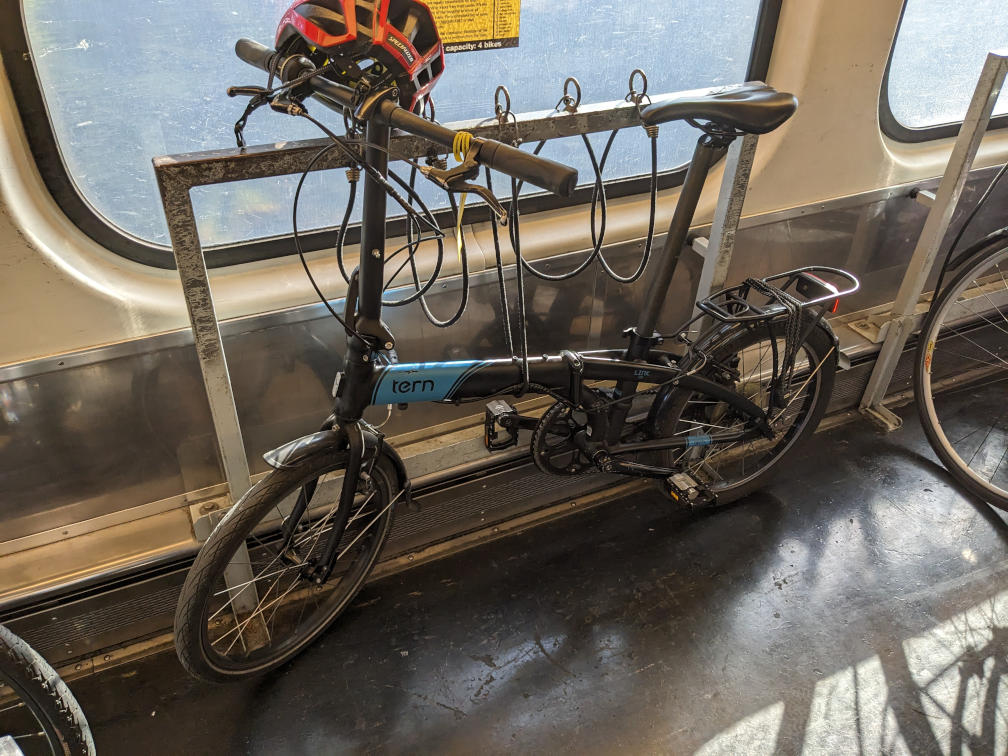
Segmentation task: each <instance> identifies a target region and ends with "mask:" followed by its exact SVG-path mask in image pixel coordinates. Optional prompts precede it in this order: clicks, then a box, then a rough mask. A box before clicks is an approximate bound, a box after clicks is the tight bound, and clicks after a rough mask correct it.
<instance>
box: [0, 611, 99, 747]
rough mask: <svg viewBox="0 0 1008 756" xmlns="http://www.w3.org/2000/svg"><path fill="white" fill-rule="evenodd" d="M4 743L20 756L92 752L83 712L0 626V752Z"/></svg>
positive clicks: (56, 679) (52, 673)
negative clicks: (12, 747) (10, 745)
mask: <svg viewBox="0 0 1008 756" xmlns="http://www.w3.org/2000/svg"><path fill="white" fill-rule="evenodd" d="M8 738H9V739H10V740H12V741H13V742H14V745H15V746H17V749H18V750H20V752H21V753H23V754H25V756H35V754H39V755H44V756H50V755H51V756H64V755H66V756H78V755H80V754H87V755H88V756H93V754H94V752H95V746H94V740H93V739H92V737H91V730H90V729H89V728H88V724H87V720H85V719H84V712H82V711H81V707H80V705H79V704H78V703H77V700H76V699H75V698H74V697H73V694H72V693H71V692H70V689H69V688H67V686H66V683H64V682H63V680H62V679H60V676H59V675H58V674H56V670H54V669H53V668H52V667H51V666H50V665H49V664H48V662H46V660H45V659H43V658H42V657H41V656H39V654H38V652H36V651H35V649H33V648H32V647H31V646H29V645H28V644H27V643H25V642H24V641H23V640H22V639H21V638H19V637H18V636H16V635H15V634H14V633H12V632H11V631H10V630H8V629H7V628H6V627H4V626H3V625H0V752H2V753H7V752H8V751H7V750H4V748H3V746H4V745H5V743H4V741H5V739H8ZM8 744H9V741H8ZM14 752H15V753H17V752H18V751H17V750H16V751H14Z"/></svg>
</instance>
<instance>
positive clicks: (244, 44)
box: [235, 39, 276, 71]
mask: <svg viewBox="0 0 1008 756" xmlns="http://www.w3.org/2000/svg"><path fill="white" fill-rule="evenodd" d="M235 55H237V56H238V57H239V58H241V59H242V60H244V61H245V62H246V63H248V64H249V65H251V66H255V67H256V68H261V69H262V70H263V71H269V70H270V66H271V65H272V63H273V56H274V55H276V51H275V50H271V49H270V48H268V47H266V45H261V44H259V43H258V42H255V41H253V40H251V39H239V40H238V41H237V42H235Z"/></svg>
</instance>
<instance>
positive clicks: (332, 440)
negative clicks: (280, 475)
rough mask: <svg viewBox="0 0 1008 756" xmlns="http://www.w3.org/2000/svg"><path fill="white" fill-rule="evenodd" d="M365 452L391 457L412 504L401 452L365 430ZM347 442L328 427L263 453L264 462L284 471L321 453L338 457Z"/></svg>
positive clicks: (404, 493) (408, 501) (405, 494)
mask: <svg viewBox="0 0 1008 756" xmlns="http://www.w3.org/2000/svg"><path fill="white" fill-rule="evenodd" d="M327 424H328V423H327ZM362 431H363V435H364V449H365V451H366V452H371V453H379V454H383V455H385V456H386V457H388V460H389V462H391V463H392V468H393V469H394V470H395V472H396V476H397V477H398V479H399V480H398V482H399V487H400V488H401V489H402V490H403V495H404V496H405V497H406V502H407V503H410V501H411V498H410V480H409V476H408V475H407V474H406V465H405V464H404V463H403V461H402V457H400V456H399V452H397V451H396V450H395V448H394V447H392V446H389V445H388V444H387V443H385V440H384V438H382V437H380V436H378V435H377V434H375V433H373V432H372V431H369V430H366V429H363V428H362ZM344 447H345V439H344V436H343V433H342V432H341V431H338V430H333V429H332V428H326V429H323V430H320V431H318V432H316V433H311V434H309V435H307V436H301V438H296V439H294V440H293V441H288V442H287V443H286V444H284V445H283V446H278V447H277V448H276V449H272V450H270V451H268V452H266V453H265V454H263V459H264V460H266V464H267V465H269V466H270V467H272V468H274V469H276V470H281V469H286V468H291V467H296V466H297V465H299V464H301V463H302V462H304V461H305V460H306V459H309V458H311V457H314V456H316V455H322V454H328V455H331V454H335V453H340V452H342V451H343V448H344Z"/></svg>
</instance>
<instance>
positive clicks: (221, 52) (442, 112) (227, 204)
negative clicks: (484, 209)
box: [0, 0, 780, 267]
mask: <svg viewBox="0 0 1008 756" xmlns="http://www.w3.org/2000/svg"><path fill="white" fill-rule="evenodd" d="M289 2H290V0H250V2H246V3H241V4H240V6H236V5H235V4H234V3H231V2H225V0H201V2H199V3H196V2H191V0H182V1H180V2H168V3H155V4H148V3H143V4H139V5H138V4H136V3H129V2H125V1H124V0H107V1H106V2H103V3H101V4H100V5H101V8H100V9H98V8H96V7H95V6H94V5H93V4H88V3H83V4H82V3H79V2H74V0H31V2H24V3H23V4H22V11H23V18H24V28H23V29H22V28H20V25H17V24H7V25H5V27H6V28H4V29H3V30H0V45H2V49H3V53H4V62H5V65H6V67H7V71H8V73H9V75H10V78H11V81H12V86H13V87H14V90H15V97H16V98H17V100H18V107H19V109H20V111H21V114H22V117H23V119H24V121H25V124H26V131H27V132H28V135H29V141H30V143H31V146H32V149H33V152H34V154H35V157H36V160H37V161H38V163H39V166H40V170H41V172H42V175H43V177H44V178H45V180H46V183H47V185H48V186H49V188H50V190H51V191H52V192H53V194H54V196H55V197H56V199H57V201H58V202H59V203H60V204H61V206H62V207H63V208H64V210H65V212H67V214H68V215H69V216H70V217H71V218H72V219H73V220H74V221H76V222H77V223H78V225H80V226H81V228H82V229H84V231H85V232H86V233H88V234H89V235H90V236H92V237H93V238H95V239H97V240H98V241H100V242H101V243H102V244H104V245H105V246H107V247H109V248H111V249H113V250H114V251H117V252H120V253H121V254H124V255H126V256H127V257H130V258H132V259H135V260H139V261H141V262H145V263H149V264H154V265H158V266H163V267H167V266H170V265H171V264H172V262H171V256H170V252H169V251H168V249H167V245H168V235H167V229H166V225H165V221H164V217H163V212H162V209H161V205H160V201H159V195H158V191H157V187H156V185H155V181H154V173H153V170H152V168H151V158H152V157H153V156H155V155H161V154H170V153H180V152H191V151H197V150H207V149H217V148H221V147H227V146H229V145H232V144H234V135H233V133H232V125H233V123H234V121H235V119H236V118H237V117H238V115H240V113H241V108H242V103H239V102H237V101H235V100H231V99H229V98H228V97H227V96H226V95H225V92H224V90H225V87H226V86H227V85H229V84H247V83H252V82H256V81H258V80H259V79H260V78H262V77H260V76H258V75H257V72H256V71H254V70H252V69H250V68H249V67H248V66H247V65H245V64H243V63H241V62H240V61H238V60H237V59H236V58H235V56H234V54H233V53H232V47H233V43H234V41H235V40H236V39H238V38H239V37H243V36H245V37H251V38H256V39H259V40H262V41H270V40H272V37H273V33H274V24H275V22H276V20H277V19H278V18H279V16H280V15H281V13H282V12H283V9H284V7H285V6H286V5H288V4H289ZM238 7H240V8H241V10H240V11H239V10H236V8H238ZM779 7H780V0H762V2H761V0H716V1H715V0H675V2H674V3H672V4H657V5H656V4H654V3H652V2H650V0H627V2H624V3H620V4H618V5H616V6H613V5H611V4H597V3H588V2H584V0H564V1H563V2H560V3H545V2H541V1H539V0H535V1H533V0H527V2H526V3H524V4H523V7H522V11H521V43H520V47H518V48H513V49H503V50H493V51H479V52H471V53H459V54H452V55H450V56H449V57H448V60H447V63H448V66H447V71H446V73H445V75H444V77H443V78H442V80H441V82H439V84H438V87H437V89H436V90H435V99H436V105H437V116H438V119H439V120H441V121H445V122H448V121H453V120H459V119H466V118H479V117H484V116H488V115H492V112H493V93H494V89H495V88H496V86H497V85H498V84H501V83H503V84H506V85H507V86H508V87H509V89H510V92H511V99H512V102H513V107H514V110H515V111H516V112H528V111H534V110H542V109H552V108H553V107H554V106H555V105H556V103H557V101H558V100H559V98H560V93H561V90H562V82H563V79H564V77H566V76H575V77H577V78H578V79H579V80H580V81H581V82H582V87H583V89H584V90H585V92H584V97H585V100H586V101H588V102H599V101H605V100H620V99H622V98H623V96H624V95H625V93H626V91H627V79H628V77H629V73H630V71H631V70H632V69H634V68H641V69H643V70H644V71H646V72H647V74H648V77H649V80H650V90H651V91H652V92H669V91H676V90H681V89H689V88H695V87H702V86H711V85H718V84H727V83H733V82H738V81H742V80H744V79H745V78H747V77H749V78H762V77H763V76H764V75H765V71H766V63H767V59H768V58H769V45H770V44H772V39H773V33H774V31H775V28H776V18H777V14H778V12H779ZM22 35H23V36H22ZM670 50H674V51H675V52H674V54H670ZM25 51H28V53H29V54H25ZM317 110H321V108H317ZM316 115H318V113H316ZM46 118H47V121H48V122H46V121H45V120H43V119H46ZM333 121H334V122H335V119H333ZM662 129H663V134H662V137H660V138H661V139H662V140H663V144H662V149H661V160H662V163H661V168H662V170H663V171H666V172H667V173H668V172H671V175H666V176H665V177H663V182H664V185H672V184H673V183H674V181H675V180H681V176H680V175H679V174H680V172H677V171H674V170H673V169H675V168H676V166H681V165H682V164H683V163H684V162H685V161H686V160H687V159H688V157H689V153H690V150H691V148H692V141H693V135H692V133H691V131H690V130H689V129H688V128H681V129H677V128H676V127H675V126H674V125H669V126H668V127H662ZM317 136H320V135H319V134H318V133H317V132H316V131H314V130H313V127H311V125H310V124H308V123H305V122H296V121H294V119H286V120H285V119H282V118H280V117H278V116H276V115H273V114H270V113H268V112H260V113H257V114H256V116H255V117H253V119H252V120H251V121H250V124H249V128H248V130H247V138H248V140H249V141H250V143H264V142H271V141H274V140H279V139H285V140H286V139H303V138H313V137H317ZM601 138H603V137H602V136H601V135H600V139H601ZM564 141H566V142H570V144H561V143H557V144H556V145H549V146H548V147H547V151H546V152H544V154H547V155H549V156H550V157H553V158H555V159H558V160H563V161H569V162H571V163H572V164H575V165H576V166H577V167H578V168H580V169H581V171H582V177H584V178H585V179H588V178H590V177H591V176H592V173H591V169H590V163H589V162H588V158H587V157H586V156H585V155H584V151H583V146H582V145H581V144H580V140H575V139H571V140H564ZM648 169H649V160H648V157H647V148H646V140H645V139H633V138H631V137H630V136H621V137H620V138H619V139H617V142H616V146H615V147H614V149H613V154H612V155H611V156H610V159H609V168H608V169H607V177H620V176H623V177H632V176H634V175H635V174H636V175H640V174H643V173H645V172H646V171H647V170H648ZM677 176H678V178H677ZM323 178H326V177H312V179H311V180H310V181H309V183H308V185H307V189H306V190H305V191H304V192H303V199H302V201H303V203H304V204H303V205H302V208H301V213H302V217H303V218H304V221H303V223H304V225H305V226H306V227H308V228H311V227H313V226H314V227H316V228H317V227H331V226H334V225H336V223H337V222H338V220H339V215H340V211H341V209H342V206H343V200H342V197H341V196H340V193H341V192H343V191H345V187H346V183H345V181H342V180H341V179H340V178H339V175H338V174H336V175H335V176H333V175H330V176H329V177H328V178H329V179H330V182H329V183H328V184H326V186H327V187H330V188H328V189H327V190H326V191H321V190H320V187H321V186H322V185H323V184H322V181H323ZM332 179H335V180H332ZM630 183H631V184H632V183H633V182H630ZM295 184H296V177H285V178H275V179H268V180H257V181H248V182H239V183H236V184H230V185H221V186H215V187H205V188H202V189H200V190H197V191H194V193H193V194H194V205H195V208H196V211H197V214H198V216H199V217H200V218H201V226H200V233H201V237H202V238H203V241H204V243H205V245H207V246H208V247H210V246H213V245H218V246H217V247H216V249H213V250H210V251H209V252H208V262H209V263H210V264H211V265H221V264H231V263H234V262H241V261H244V260H250V259H257V258H261V257H265V256H270V255H272V254H283V253H289V251H290V245H289V244H286V243H279V242H276V241H273V242H270V241H259V242H253V241H250V240H254V239H260V240H261V239H263V238H267V237H274V239H275V237H278V236H284V235H289V233H290V205H291V198H292V196H293V190H294V186H295ZM331 187H336V189H337V191H335V192H334V191H333V190H332V188H331ZM645 190H646V183H645V182H644V181H643V180H641V182H640V185H639V186H636V187H634V186H629V187H625V188H623V189H622V192H623V193H628V192H629V191H645ZM431 196H433V195H431ZM528 202H530V203H532V206H530V208H529V209H532V210H534V209H535V206H534V203H535V198H530V199H529V200H528ZM319 238H320V239H321V236H319ZM313 246H315V247H316V248H317V247H321V246H323V243H322V242H321V241H320V242H319V243H316V244H314V245H313Z"/></svg>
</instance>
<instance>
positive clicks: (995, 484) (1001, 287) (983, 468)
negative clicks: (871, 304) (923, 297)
mask: <svg viewBox="0 0 1008 756" xmlns="http://www.w3.org/2000/svg"><path fill="white" fill-rule="evenodd" d="M1006 379H1008V246H1000V247H997V246H996V247H994V248H993V249H992V250H990V251H989V252H988V253H986V254H984V255H983V256H982V257H981V258H980V259H978V260H974V261H973V262H971V263H970V264H969V267H967V268H966V269H965V270H963V271H962V272H961V273H959V275H957V276H956V277H955V279H954V280H953V281H952V282H951V283H949V284H948V285H947V286H946V287H945V290H944V291H943V292H942V293H941V294H940V295H939V296H938V299H937V300H936V301H935V302H934V303H933V304H932V306H931V309H930V311H929V312H928V315H927V318H926V319H925V320H924V326H923V328H922V329H921V335H920V341H919V343H918V347H917V359H916V365H915V370H914V394H915V397H916V400H917V411H918V413H919V414H920V419H921V424H922V425H923V426H924V432H925V434H926V435H927V438H928V441H930V443H931V446H932V448H934V451H935V453H936V454H937V455H938V457H939V459H941V461H942V463H943V464H944V465H945V467H946V468H947V469H948V471H949V472H950V473H951V474H952V475H953V476H954V477H955V478H956V480H958V481H959V482H960V483H961V484H962V485H963V486H964V487H965V488H966V489H967V490H969V491H970V492H972V493H973V494H975V495H976V496H979V497H980V498H982V499H984V500H985V501H988V502H990V503H991V504H993V505H995V506H998V507H1001V508H1002V509H1008V453H1006V451H1008V402H1006V401H1005V399H1006V398H1008V397H1006V393H1005V389H1006V388H1008V384H1006V383H1005V380H1006ZM939 394H941V396H940V397H939Z"/></svg>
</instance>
